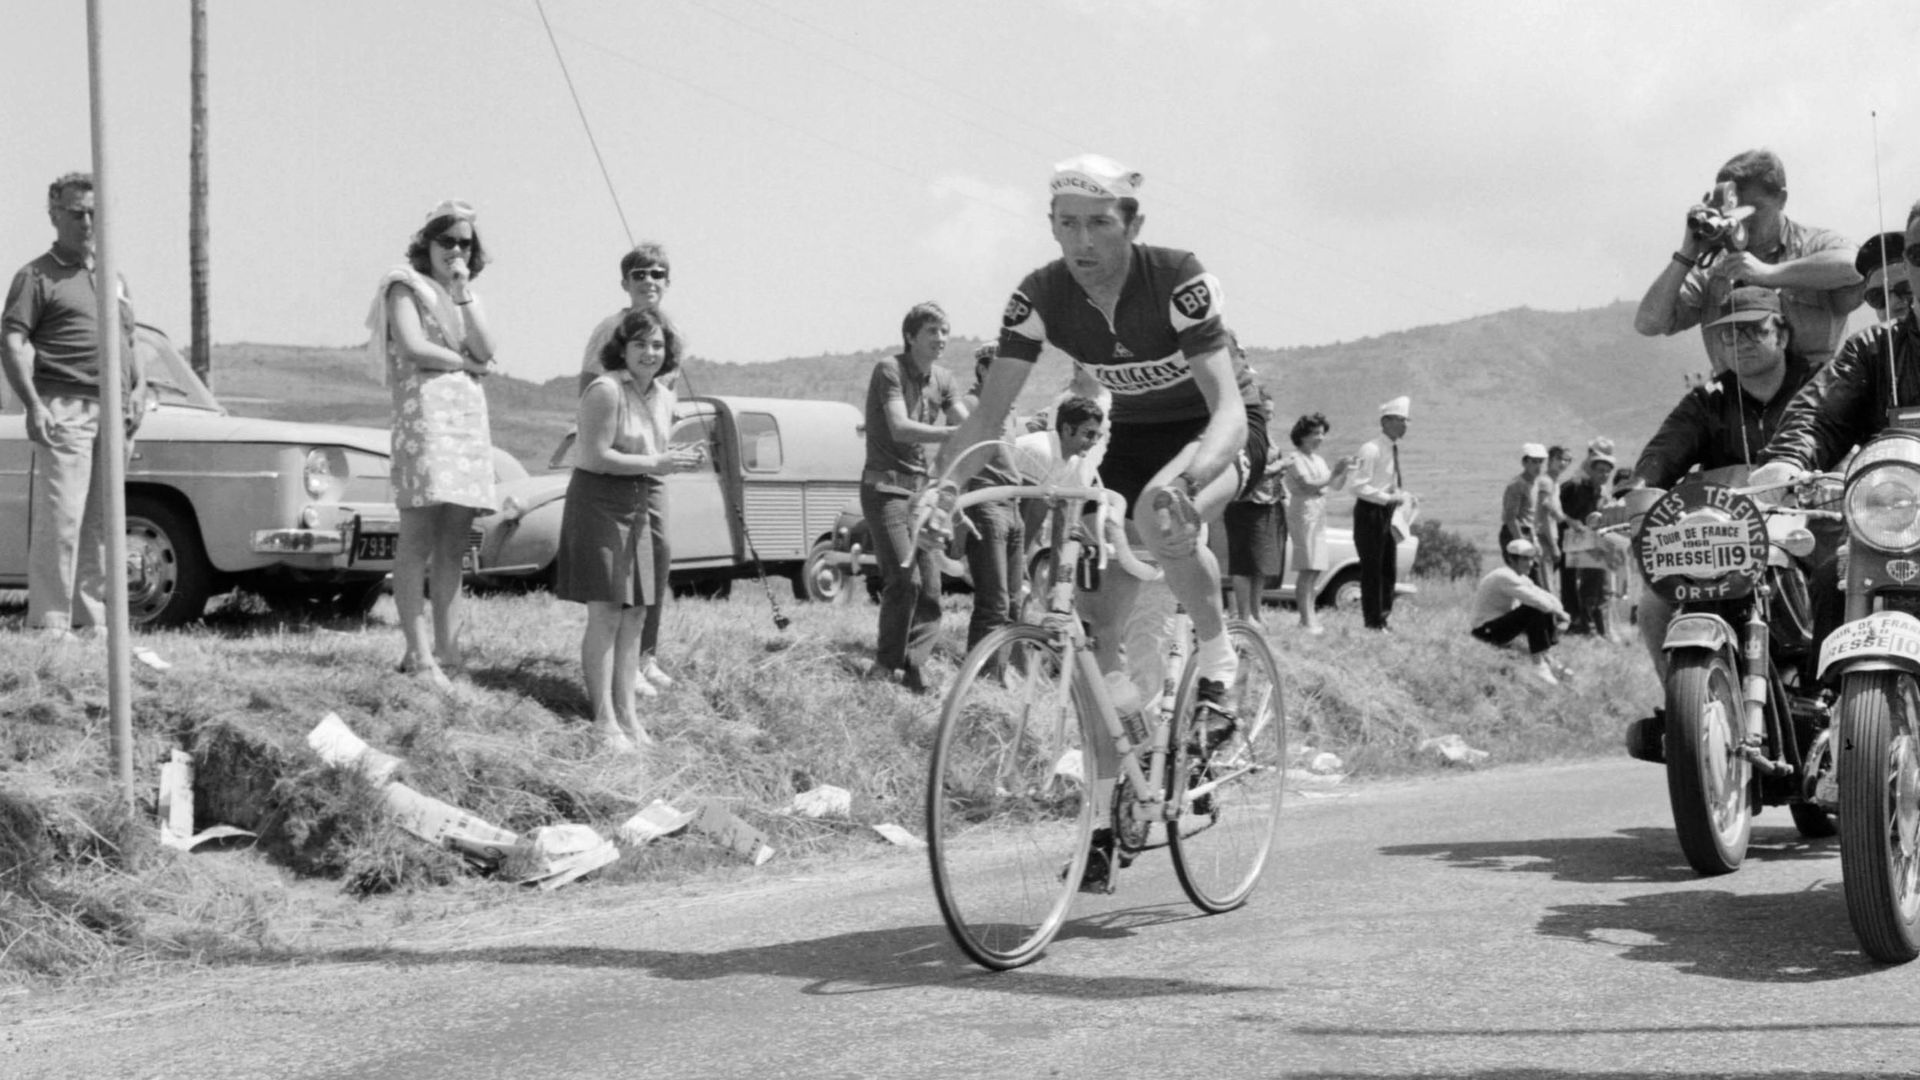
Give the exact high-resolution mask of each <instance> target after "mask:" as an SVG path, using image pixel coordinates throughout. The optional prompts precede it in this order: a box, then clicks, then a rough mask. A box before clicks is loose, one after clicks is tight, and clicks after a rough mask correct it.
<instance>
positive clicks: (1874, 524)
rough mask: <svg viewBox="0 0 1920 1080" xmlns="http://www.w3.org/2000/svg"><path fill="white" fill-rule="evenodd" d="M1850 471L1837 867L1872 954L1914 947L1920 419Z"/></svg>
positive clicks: (1919, 750) (1919, 785)
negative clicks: (1916, 616)
mask: <svg viewBox="0 0 1920 1080" xmlns="http://www.w3.org/2000/svg"><path fill="white" fill-rule="evenodd" d="M1894 424H1895V426H1894V427H1890V428H1889V429H1888V430H1886V431H1884V432H1882V433H1881V434H1880V435H1878V436H1876V437H1875V438H1873V439H1872V440H1871V441H1869V442H1868V443H1867V444H1866V445H1865V446H1863V447H1861V448H1860V451H1859V453H1857V454H1856V455H1855V456H1854V459H1853V463H1852V464H1851V465H1850V466H1849V467H1848V469H1847V475H1846V489H1845V507H1846V510H1845V513H1846V521H1847V534H1848V542H1847V558H1846V565H1845V569H1844V572H1843V575H1842V577H1843V580H1844V581H1845V582H1846V596H1847V599H1846V622H1845V623H1844V624H1842V625H1841V626H1840V627H1839V628H1837V629H1836V630H1835V631H1834V632H1833V633H1832V634H1831V635H1829V636H1828V638H1827V640H1826V642H1825V643H1824V644H1823V645H1822V647H1821V650H1820V667H1819V672H1820V675H1821V677H1822V678H1825V679H1829V680H1837V682H1838V684H1839V688H1840V696H1839V703H1838V705H1837V707H1836V709H1837V717H1836V727H1837V730H1838V732H1839V735H1838V738H1837V744H1838V759H1839V760H1838V770H1837V772H1838V795H1837V805H1838V812H1839V815H1840V870H1841V876H1842V878H1843V879H1844V884H1845V889H1846V896H1847V919H1848V921H1850V922H1851V923H1852V924H1853V932H1854V935H1855V936H1856V937H1857V938H1859V940H1860V945H1861V948H1862V949H1864V950H1865V951H1866V953H1867V955H1868V956H1871V957H1872V958H1873V959H1875V960H1878V961H1881V962H1883V963H1906V962H1907V961H1909V960H1912V959H1914V957H1915V956H1916V955H1920V618H1915V613H1916V612H1920V417H1915V416H1911V415H1907V416H1896V417H1895V420H1894Z"/></svg>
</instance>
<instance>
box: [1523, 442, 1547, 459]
mask: <svg viewBox="0 0 1920 1080" xmlns="http://www.w3.org/2000/svg"><path fill="white" fill-rule="evenodd" d="M1528 458H1539V459H1540V460H1541V461H1545V460H1547V448H1546V447H1545V446H1542V445H1540V444H1539V443H1537V442H1530V443H1521V444H1520V460H1522V461H1525V460H1526V459H1528Z"/></svg>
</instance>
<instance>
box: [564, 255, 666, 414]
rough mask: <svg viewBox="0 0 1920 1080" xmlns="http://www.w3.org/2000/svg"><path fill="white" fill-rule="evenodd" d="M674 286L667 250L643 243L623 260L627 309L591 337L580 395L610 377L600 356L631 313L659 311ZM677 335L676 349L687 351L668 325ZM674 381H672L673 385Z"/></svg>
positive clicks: (604, 321) (582, 366)
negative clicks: (669, 286)
mask: <svg viewBox="0 0 1920 1080" xmlns="http://www.w3.org/2000/svg"><path fill="white" fill-rule="evenodd" d="M672 283H673V266H672V264H671V263H669V262H668V261H667V249H666V248H664V247H662V246H661V245H659V244H657V243H655V242H654V241H652V240H642V241H640V243H638V244H636V245H634V248H633V250H632V251H629V252H627V253H626V254H625V255H622V256H620V288H621V290H622V291H624V292H625V293H626V294H627V306H626V307H624V308H621V309H620V310H619V311H616V312H614V313H613V314H611V315H609V316H607V317H606V318H604V319H601V320H600V322H599V323H598V325H596V326H594V328H593V333H591V334H589V335H587V349H586V352H585V353H584V354H583V355H582V356H581V358H580V392H581V393H583V394H584V393H586V392H587V387H588V386H590V385H592V383H593V380H595V379H597V378H599V377H600V376H601V375H604V374H605V373H606V370H607V369H606V368H604V367H602V366H600V354H601V352H602V351H603V350H605V348H606V346H607V339H608V338H610V337H612V336H613V331H614V329H615V328H616V327H618V326H619V325H620V320H621V319H622V318H623V317H625V315H626V314H627V312H629V311H659V310H660V302H661V301H662V300H665V299H666V298H667V286H668V285H670V284H672ZM664 325H665V326H666V327H667V328H668V331H669V332H670V333H672V334H673V335H674V342H675V348H676V350H678V349H683V348H684V344H683V343H682V342H681V341H680V337H679V334H678V332H677V330H675V328H674V326H673V323H672V321H671V320H669V321H667V322H665V323H664ZM672 381H673V380H671V379H669V380H668V382H669V383H671V382H672Z"/></svg>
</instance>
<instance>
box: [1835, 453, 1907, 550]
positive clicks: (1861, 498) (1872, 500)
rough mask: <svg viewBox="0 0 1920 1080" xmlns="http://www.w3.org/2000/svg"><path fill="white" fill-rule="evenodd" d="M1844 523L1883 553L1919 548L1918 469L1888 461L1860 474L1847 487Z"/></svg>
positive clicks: (1856, 534)
mask: <svg viewBox="0 0 1920 1080" xmlns="http://www.w3.org/2000/svg"><path fill="white" fill-rule="evenodd" d="M1847 523H1848V525H1849V527H1850V528H1852V530H1853V534H1854V535H1855V536H1858V537H1859V538H1860V539H1861V540H1862V541H1864V542H1866V543H1868V544H1871V545H1872V546H1874V547H1876V548H1879V549H1880V550H1882V551H1908V550H1911V549H1913V548H1915V547H1920V469H1916V468H1914V467H1913V466H1911V465H1908V464H1906V463H1904V462H1891V461H1890V462H1887V463H1885V464H1883V465H1881V466H1880V467H1879V468H1875V469H1871V470H1867V471H1864V472H1862V473H1861V474H1860V476H1859V477H1857V478H1856V479H1855V480H1854V482H1853V483H1852V484H1850V485H1848V487H1847Z"/></svg>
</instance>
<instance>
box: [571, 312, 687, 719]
mask: <svg viewBox="0 0 1920 1080" xmlns="http://www.w3.org/2000/svg"><path fill="white" fill-rule="evenodd" d="M679 354H680V345H679V338H678V337H677V336H676V335H675V334H674V333H673V330H672V327H671V325H670V324H669V323H668V322H667V320H666V317H665V316H663V315H661V314H660V313H659V312H657V311H647V310H635V311H629V312H628V313H627V314H626V316H625V317H623V318H622V319H621V320H620V325H619V326H618V327H616V328H615V329H614V332H613V336H612V337H611V338H609V339H608V340H607V344H606V347H605V348H603V349H602V350H601V352H600V363H601V366H603V367H605V368H606V374H604V375H601V376H599V377H598V378H596V379H594V381H593V382H592V383H590V384H589V385H588V386H587V392H586V393H585V394H583V395H581V397H580V418H579V430H580V436H579V442H578V443H577V444H576V446H575V456H576V459H577V463H576V466H575V468H574V470H573V477H572V479H571V480H569V481H568V483H567V498H566V508H565V509H564V510H563V511H562V513H561V518H560V552H559V556H558V559H557V563H556V566H555V569H554V589H553V591H554V595H556V596H558V597H559V598H560V599H562V600H573V601H577V602H579V603H583V604H585V605H587V629H586V634H585V635H584V636H583V637H582V639H581V641H580V669H581V673H582V675H583V676H584V678H585V680H586V685H587V700H588V701H589V702H591V703H592V705H593V719H594V725H595V730H596V731H598V733H599V734H600V736H601V738H602V739H604V740H605V741H606V743H607V745H608V746H609V747H611V748H612V749H615V750H632V749H634V747H635V743H636V742H638V743H651V742H652V741H653V739H652V738H651V737H650V736H648V734H647V732H646V729H645V728H644V727H643V726H641V723H640V717H639V713H638V696H639V695H638V691H637V687H638V686H639V684H640V682H641V681H642V680H643V679H644V678H645V675H643V674H642V663H643V659H642V658H643V656H644V657H645V658H646V660H645V662H646V663H647V664H648V666H650V667H653V665H652V655H653V650H654V648H655V647H656V644H657V639H658V637H659V632H660V605H661V602H662V601H664V600H665V599H666V595H667V570H668V563H669V562H670V561H671V557H670V555H669V553H668V551H667V531H666V527H667V522H666V502H665V499H664V493H663V492H662V490H661V487H660V482H659V480H658V479H656V478H657V477H659V476H661V475H664V474H666V473H673V472H690V471H692V470H695V469H698V468H701V467H702V466H703V465H704V464H705V463H706V455H705V454H704V453H703V452H702V451H701V450H700V449H686V450H674V449H672V448H670V447H669V446H668V445H667V434H668V432H669V430H670V429H671V427H672V424H673V404H674V395H673V391H672V390H670V389H668V388H667V386H666V385H665V384H664V383H662V382H661V381H660V378H661V376H663V375H665V374H667V373H668V372H671V371H673V370H674V369H675V368H677V367H678V366H679V363H680V355H679ZM649 635H651V636H649ZM653 670H655V671H656V672H657V671H658V668H657V667H654V668H653Z"/></svg>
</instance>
